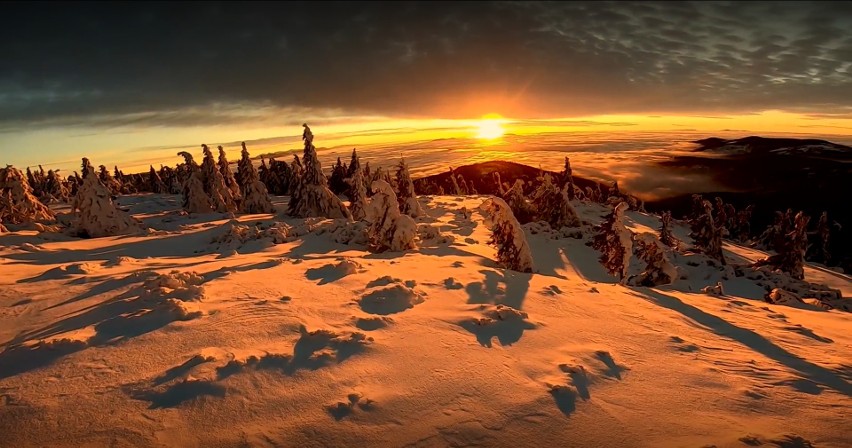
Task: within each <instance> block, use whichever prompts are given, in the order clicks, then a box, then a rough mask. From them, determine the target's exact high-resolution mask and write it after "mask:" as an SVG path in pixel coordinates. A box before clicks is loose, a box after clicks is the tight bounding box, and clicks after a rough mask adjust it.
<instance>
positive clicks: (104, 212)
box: [72, 171, 140, 238]
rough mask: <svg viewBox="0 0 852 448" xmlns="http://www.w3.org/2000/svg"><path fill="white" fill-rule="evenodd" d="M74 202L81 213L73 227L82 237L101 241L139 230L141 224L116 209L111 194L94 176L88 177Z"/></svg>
mask: <svg viewBox="0 0 852 448" xmlns="http://www.w3.org/2000/svg"><path fill="white" fill-rule="evenodd" d="M107 175H109V172H108V171H107ZM111 177H112V176H110V178H111ZM74 202H75V203H76V204H77V207H78V209H79V210H78V211H77V214H76V216H75V218H74V221H73V223H72V227H73V228H74V231H75V232H76V233H77V234H78V235H80V236H83V237H86V238H100V237H103V236H112V235H122V234H125V233H130V232H134V231H138V230H140V226H139V223H138V222H136V221H135V220H134V219H133V217H131V216H130V215H128V214H127V213H125V212H123V211H121V210H120V209H119V208H118V207H117V206H116V205H115V203H114V202H113V200H112V193H111V192H110V191H109V190H108V189H107V187H106V186H105V185H104V184H103V183H102V182H101V179H100V176H98V175H95V174H94V173H91V172H90V173H89V174H87V175H85V177H84V178H83V185H81V186H80V189H79V191H77V197H76V198H75V201H74Z"/></svg>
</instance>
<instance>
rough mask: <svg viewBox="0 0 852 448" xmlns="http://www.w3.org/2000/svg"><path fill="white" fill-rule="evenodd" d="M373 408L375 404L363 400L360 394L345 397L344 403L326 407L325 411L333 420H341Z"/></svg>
mask: <svg viewBox="0 0 852 448" xmlns="http://www.w3.org/2000/svg"><path fill="white" fill-rule="evenodd" d="M374 407H375V402H374V401H373V400H370V399H369V398H366V399H365V398H364V396H363V395H362V394H358V393H352V394H349V395H347V396H346V401H338V402H337V403H334V404H330V405H326V407H325V409H326V411H328V413H329V414H331V416H332V417H334V419H335V420H338V421H339V420H342V419H343V418H345V417H347V416H349V415H351V414H352V413H354V412H355V411H356V410H363V411H370V410H372V409H373V408H374Z"/></svg>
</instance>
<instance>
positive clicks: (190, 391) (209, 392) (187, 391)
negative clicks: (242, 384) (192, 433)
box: [131, 381, 226, 409]
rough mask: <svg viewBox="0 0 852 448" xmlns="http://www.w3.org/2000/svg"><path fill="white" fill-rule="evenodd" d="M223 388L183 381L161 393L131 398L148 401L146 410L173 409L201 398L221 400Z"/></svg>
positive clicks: (155, 392) (139, 394)
mask: <svg viewBox="0 0 852 448" xmlns="http://www.w3.org/2000/svg"><path fill="white" fill-rule="evenodd" d="M225 391H226V390H225V387H224V386H222V385H219V384H216V383H213V382H210V381H184V382H180V383H176V384H174V385H172V386H170V387H169V388H167V389H166V390H164V391H162V392H158V391H150V390H148V391H141V392H134V393H132V394H131V396H132V397H133V398H134V399H137V400H145V401H150V402H151V405H150V406H149V407H148V409H161V408H173V407H176V406H179V405H181V404H182V403H184V402H187V401H191V400H196V399H198V398H200V397H203V396H211V397H217V398H223V397H224V396H225Z"/></svg>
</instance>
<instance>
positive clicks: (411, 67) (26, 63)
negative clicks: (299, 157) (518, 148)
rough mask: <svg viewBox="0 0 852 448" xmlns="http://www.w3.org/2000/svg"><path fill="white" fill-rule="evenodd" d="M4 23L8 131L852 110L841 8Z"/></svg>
mask: <svg viewBox="0 0 852 448" xmlns="http://www.w3.org/2000/svg"><path fill="white" fill-rule="evenodd" d="M4 18H5V19H6V20H5V21H4V22H5V23H4V26H3V27H2V28H0V41H2V42H3V45H2V46H0V128H7V129H8V128H10V127H20V126H24V125H27V124H29V125H34V124H37V125H44V124H47V123H58V124H66V125H75V124H95V125H99V126H116V125H121V124H127V123H130V124H135V125H137V126H160V125H195V124H211V123H223V122H235V121H236V122H247V123H250V122H255V123H256V122H258V121H260V122H262V121H263V120H275V119H276V117H279V118H280V117H281V116H282V115H284V116H289V115H296V114H299V113H301V114H308V115H311V116H313V114H317V115H320V116H321V115H322V114H323V112H321V111H323V110H329V109H331V110H337V111H345V113H347V114H360V113H364V114H382V115H394V116H400V115H404V116H436V115H437V116H442V117H447V118H451V117H469V116H472V115H476V114H482V113H486V112H492V111H497V112H501V113H504V114H508V115H514V116H523V117H528V118H540V117H565V116H579V115H588V114H599V113H672V112H677V113H681V112H685V113H693V114H696V113H699V114H700V113H730V112H742V111H756V110H765V109H783V110H795V111H800V112H806V113H809V112H814V113H820V114H840V115H845V114H848V113H849V111H850V105H852V67H850V65H852V63H850V61H852V36H850V35H849V30H850V29H852V7H850V3H844V2H840V3H834V2H812V3H798V2H572V3H529V2H517V3H515V2H508V3H506V2H499V3H479V2H454V3H440V2H438V3H436V2H424V3H416V2H407V3H351V2H344V3H326V2H315V3H314V2H312V3H290V2H287V3H176V2H175V3H156V4H150V3H83V4H80V3H73V4H64V3H49V4H34V3H13V4H9V5H5V7H4ZM326 114H327V113H326ZM261 115H262V117H261ZM288 119H290V118H288Z"/></svg>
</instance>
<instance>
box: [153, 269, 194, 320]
mask: <svg viewBox="0 0 852 448" xmlns="http://www.w3.org/2000/svg"><path fill="white" fill-rule="evenodd" d="M203 283H204V278H203V277H201V275H199V274H198V273H196V272H179V271H172V272H170V273H168V274H159V275H156V276H155V277H153V278H149V279H148V280H146V281H145V284H144V285H143V288H144V290H145V292H144V293H143V294H142V295H141V296H140V297H141V298H142V299H144V300H149V301H153V302H158V303H163V304H164V305H165V306H166V307H167V308H170V309H174V310H175V311H176V312H178V313H181V312H184V311H188V312H190V313H192V311H190V310H189V309H188V308H186V306H185V305H181V304H180V303H179V302H199V301H202V300H204V299H205V296H204V287H203V286H201V285H202V284H203ZM179 305H180V308H179V307H178V306H179Z"/></svg>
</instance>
